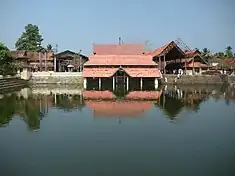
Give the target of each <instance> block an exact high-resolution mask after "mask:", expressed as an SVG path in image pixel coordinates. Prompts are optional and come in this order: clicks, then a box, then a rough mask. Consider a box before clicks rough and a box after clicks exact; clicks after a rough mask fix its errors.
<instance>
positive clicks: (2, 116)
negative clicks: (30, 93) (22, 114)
mask: <svg viewBox="0 0 235 176" xmlns="http://www.w3.org/2000/svg"><path fill="white" fill-rule="evenodd" d="M15 99H16V95H15V94H11V95H10V96H4V97H3V99H0V126H5V125H7V124H8V123H9V122H10V121H11V120H12V117H13V115H14V113H15Z"/></svg>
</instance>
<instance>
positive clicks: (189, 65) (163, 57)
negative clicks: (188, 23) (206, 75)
mask: <svg viewBox="0 0 235 176" xmlns="http://www.w3.org/2000/svg"><path fill="white" fill-rule="evenodd" d="M148 54H150V55H151V56H152V57H153V60H154V61H155V62H156V63H157V64H158V65H159V69H160V70H161V71H162V72H163V73H165V74H172V73H174V70H179V69H182V70H184V74H187V75H192V74H201V73H202V72H203V71H204V70H207V69H208V68H209V65H208V64H207V63H206V62H205V61H204V60H203V58H202V57H201V53H200V51H198V50H185V51H183V50H182V49H181V48H180V47H179V46H178V45H177V44H176V43H175V42H174V41H171V42H169V43H167V44H166V45H164V46H162V47H160V48H158V49H155V50H153V51H152V52H149V53H148Z"/></svg>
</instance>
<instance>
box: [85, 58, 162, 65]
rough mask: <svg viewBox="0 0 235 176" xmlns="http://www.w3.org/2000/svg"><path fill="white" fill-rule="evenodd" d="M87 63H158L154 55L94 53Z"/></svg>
mask: <svg viewBox="0 0 235 176" xmlns="http://www.w3.org/2000/svg"><path fill="white" fill-rule="evenodd" d="M86 65H117V66H119V65H157V64H156V63H155V62H153V60H152V56H146V55H94V56H91V57H89V60H88V61H87V62H86V63H85V64H84V66H86Z"/></svg>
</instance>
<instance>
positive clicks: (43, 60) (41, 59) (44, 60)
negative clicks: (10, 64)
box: [10, 50, 54, 71]
mask: <svg viewBox="0 0 235 176" xmlns="http://www.w3.org/2000/svg"><path fill="white" fill-rule="evenodd" d="M10 54H11V55H12V56H13V57H14V58H17V59H18V60H22V58H23V59H25V58H27V60H28V64H29V67H30V69H31V71H52V70H54V59H53V53H52V52H36V51H24V50H21V51H10Z"/></svg>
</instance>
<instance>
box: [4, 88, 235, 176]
mask: <svg viewBox="0 0 235 176" xmlns="http://www.w3.org/2000/svg"><path fill="white" fill-rule="evenodd" d="M0 140H1V145H0V169H1V175H7V176H11V175H25V176H27V175H30V176H37V175H48V176H52V175H56V176H60V175H66V176H67V175H82V176H89V175H119V176H120V175H122V176H124V175H128V176H130V175H134V176H136V175H167V176H168V175H174V176H175V175H177V176H178V175H179V176H183V175H187V176H192V175H193V176H194V175H195V176H199V175H200V176H202V175H205V176H210V175H213V176H216V175H218V176H227V175H228V176H230V175H235V168H234V164H235V89H234V88H230V87H218V86H217V87H215V86H193V87H190V86H181V87H170V86H169V87H167V88H166V87H163V88H162V89H159V90H157V91H151V90H150V91H139V90H134V89H133V90H132V91H130V92H124V91H116V92H112V91H109V90H104V91H97V90H87V91H81V90H79V89H78V88H74V87H41V88H39V87H38V88H25V89H21V90H20V91H14V92H10V93H9V92H8V93H1V94H0Z"/></svg>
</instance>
